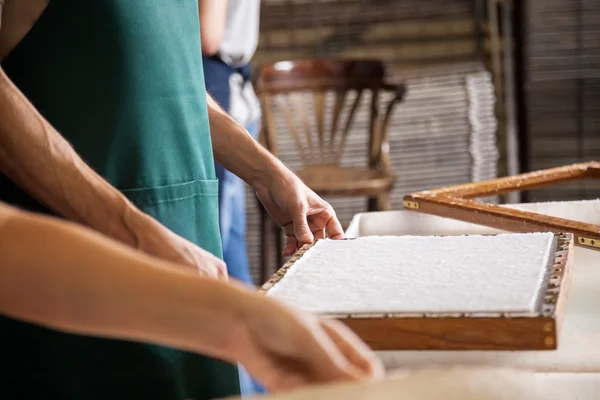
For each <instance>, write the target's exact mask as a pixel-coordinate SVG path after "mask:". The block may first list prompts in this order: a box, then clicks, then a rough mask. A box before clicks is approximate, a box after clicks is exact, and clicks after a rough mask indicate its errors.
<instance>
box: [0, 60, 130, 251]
mask: <svg viewBox="0 0 600 400" xmlns="http://www.w3.org/2000/svg"><path fill="white" fill-rule="evenodd" d="M0 170H1V171H2V172H4V173H5V174H6V175H7V176H8V177H9V178H11V179H12V180H13V181H14V182H15V183H16V184H17V185H19V186H20V187H21V188H22V189H23V190H25V191H26V192H28V193H29V194H30V195H32V196H33V197H34V198H36V199H37V200H38V201H39V202H41V203H42V204H44V205H46V206H47V207H49V208H50V209H52V210H54V211H55V212H57V213H58V214H60V215H62V216H64V217H66V218H68V219H71V220H73V221H77V222H80V223H83V224H85V225H88V226H90V227H92V228H94V229H96V230H98V231H100V232H102V233H104V234H106V235H109V236H111V237H114V238H115V239H117V240H119V241H121V242H124V243H126V244H130V245H134V246H135V245H136V240H137V239H136V236H135V234H134V232H133V231H132V229H131V228H130V226H129V225H130V224H131V223H132V222H131V220H132V219H134V217H133V215H135V214H136V213H137V212H138V211H137V209H136V208H135V207H134V206H133V205H132V204H131V203H130V202H129V201H127V199H126V198H125V197H124V196H123V195H122V194H121V193H119V191H118V190H116V189H115V188H114V187H112V186H111V185H110V184H109V183H108V182H106V181H105V180H104V179H103V178H102V177H100V176H99V175H98V174H97V173H95V172H94V171H93V170H92V169H91V168H90V167H89V166H87V165H86V164H85V162H84V161H83V160H82V159H81V158H80V157H79V156H78V155H77V154H76V152H75V150H74V149H73V148H72V147H71V145H70V144H69V143H68V142H67V141H66V140H65V139H64V138H63V137H62V136H61V135H60V134H59V133H58V132H57V131H56V130H55V129H54V128H53V127H52V126H51V125H50V124H49V123H48V122H47V121H46V120H45V119H44V118H43V117H42V116H41V115H40V114H39V113H38V112H37V111H36V110H35V108H34V107H33V105H32V104H31V103H29V101H28V100H27V99H26V98H25V96H24V95H23V94H22V93H21V92H20V91H19V90H18V89H17V88H16V87H15V85H14V84H13V83H12V82H10V80H9V78H8V77H7V76H6V75H5V74H4V72H3V71H2V69H0Z"/></svg>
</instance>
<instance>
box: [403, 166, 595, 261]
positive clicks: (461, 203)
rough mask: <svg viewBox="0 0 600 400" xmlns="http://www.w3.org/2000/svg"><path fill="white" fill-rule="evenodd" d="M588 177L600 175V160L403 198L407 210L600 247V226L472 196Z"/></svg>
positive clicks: (580, 244) (525, 188) (414, 194)
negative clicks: (556, 235)
mask: <svg viewBox="0 0 600 400" xmlns="http://www.w3.org/2000/svg"><path fill="white" fill-rule="evenodd" d="M586 178H600V162H596V161H593V162H588V163H582V164H574V165H569V166H564V167H559V168H552V169H547V170H542V171H537V172H530V173H526V174H521V175H516V176H510V177H504V178H499V179H493V180H488V181H483V182H476V183H469V184H464V185H459V186H452V187H447V188H442V189H437V190H428V191H423V192H417V193H413V194H409V195H407V196H405V197H404V202H403V206H404V208H405V209H407V210H413V211H418V212H422V213H426V214H433V215H438V216H441V217H446V218H452V219H457V220H461V221H465V222H470V223H474V224H478V225H484V226H488V227H491V228H496V229H500V230H504V231H508V232H554V233H560V232H569V233H572V234H573V235H574V236H575V243H576V245H577V246H581V247H587V248H590V249H593V250H600V226H599V225H594V224H587V223H583V222H577V221H571V220H568V219H563V218H557V217H551V216H547V215H542V214H537V213H533V212H528V211H520V210H515V209H511V208H507V207H502V206H500V205H495V204H487V203H482V202H477V201H474V200H472V199H476V198H482V197H486V196H493V195H499V194H503V193H509V192H514V191H522V190H527V189H533V188H539V187H542V186H549V185H552V184H557V183H562V182H567V181H575V180H581V179H586Z"/></svg>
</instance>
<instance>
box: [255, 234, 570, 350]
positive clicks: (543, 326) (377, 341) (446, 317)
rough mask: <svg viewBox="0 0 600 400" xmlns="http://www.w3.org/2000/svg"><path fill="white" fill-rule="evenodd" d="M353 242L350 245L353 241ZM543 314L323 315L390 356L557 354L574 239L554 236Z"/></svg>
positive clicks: (542, 300) (266, 286)
mask: <svg viewBox="0 0 600 400" xmlns="http://www.w3.org/2000/svg"><path fill="white" fill-rule="evenodd" d="M350 240H351V239H350ZM554 243H555V244H556V247H555V251H554V256H553V257H550V263H549V264H550V265H549V267H548V272H547V277H546V281H545V283H544V287H543V289H542V290H541V291H540V299H539V302H538V309H537V310H536V312H535V313H531V314H523V313H519V314H515V313H485V314H483V313H477V314H464V313H452V314H439V313H436V314H428V313H422V314H416V313H392V314H324V315H322V317H325V318H333V319H337V320H340V321H342V322H344V323H345V324H346V325H347V326H348V327H349V328H350V329H352V330H353V331H354V332H355V333H356V334H357V335H358V336H359V337H360V338H362V339H363V340H364V341H365V342H366V343H367V344H368V345H369V346H370V347H371V348H372V349H374V350H379V351H385V350H389V351H391V350H497V351H498V350H554V349H556V348H557V345H558V332H560V328H561V325H562V320H563V316H564V312H565V306H566V302H567V295H568V292H569V285H570V281H571V273H572V269H573V255H572V250H573V235H571V234H568V233H567V234H565V233H561V234H555V241H554ZM312 246H314V244H308V245H305V246H303V247H302V248H301V249H300V250H298V252H296V254H295V255H294V256H292V257H291V258H290V259H289V260H288V262H287V263H286V264H285V265H284V266H283V267H282V268H281V269H280V270H279V271H277V272H276V273H275V274H274V275H273V277H272V278H271V279H270V280H269V281H267V282H266V283H265V284H264V285H263V286H262V288H260V289H259V291H260V292H261V293H263V294H267V293H268V291H269V290H270V289H271V288H272V287H273V286H275V285H276V284H277V282H279V281H280V280H281V279H283V277H284V276H285V274H286V273H287V271H288V270H289V269H290V268H291V267H292V266H293V265H294V264H295V263H296V262H297V261H298V260H300V259H301V258H302V256H303V255H304V254H305V253H306V252H308V251H310V249H311V248H312Z"/></svg>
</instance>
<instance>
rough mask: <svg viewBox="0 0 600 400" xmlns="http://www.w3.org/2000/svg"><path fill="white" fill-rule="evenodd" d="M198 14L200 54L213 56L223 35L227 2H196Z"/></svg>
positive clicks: (218, 0) (220, 0) (201, 0)
mask: <svg viewBox="0 0 600 400" xmlns="http://www.w3.org/2000/svg"><path fill="white" fill-rule="evenodd" d="M198 13H199V16H200V40H201V42H202V54H204V55H207V56H212V55H215V54H216V53H217V51H219V46H220V45H221V41H222V40H223V34H224V33H225V25H226V19H227V0H198Z"/></svg>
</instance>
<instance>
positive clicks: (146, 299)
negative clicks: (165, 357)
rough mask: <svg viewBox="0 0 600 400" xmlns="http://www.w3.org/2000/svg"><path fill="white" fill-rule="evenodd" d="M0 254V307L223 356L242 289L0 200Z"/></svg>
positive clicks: (70, 327) (237, 318)
mask: <svg viewBox="0 0 600 400" xmlns="http://www.w3.org/2000/svg"><path fill="white" fill-rule="evenodd" d="M0 259H1V260H2V261H1V262H0V276H1V278H0V314H6V315H9V316H12V317H14V318H18V319H21V320H25V321H29V322H32V323H37V324H41V325H45V326H48V327H50V328H54V329H58V330H64V331H68V332H72V333H80V334H89V335H101V336H106V337H118V338H124V339H131V340H137V341H145V342H154V343H163V344H167V345H171V346H173V347H178V348H184V349H189V350H192V351H195V352H201V353H205V354H210V355H212V356H215V357H227V358H228V359H231V355H229V354H227V350H226V349H227V348H228V347H229V343H230V341H231V334H232V332H234V331H235V328H236V327H238V326H239V324H240V322H241V321H243V316H242V315H241V313H242V312H243V310H242V308H241V305H242V304H244V301H243V299H244V297H247V296H248V295H249V294H248V293H245V291H244V290H241V289H238V288H236V287H234V286H232V285H229V286H228V285H225V284H221V283H219V282H217V281H213V280H208V279H204V278H201V277H199V276H197V275H196V274H195V273H193V272H188V271H186V270H182V269H181V268H178V266H177V265H173V264H170V263H167V262H163V261H161V260H159V259H156V258H152V257H150V256H147V255H145V254H144V253H142V252H139V251H134V250H131V249H130V248H128V247H126V246H124V245H121V244H120V243H118V242H115V241H112V240H109V239H107V238H105V237H104V236H101V235H99V234H96V233H95V232H93V231H90V230H88V229H85V228H83V227H81V226H79V225H76V224H72V223H68V222H63V221H60V220H58V219H55V218H50V217H44V216H39V215H34V214H29V213H24V212H21V211H17V210H16V209H13V208H10V207H8V206H5V205H1V204H0ZM206 321H210V323H206Z"/></svg>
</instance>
